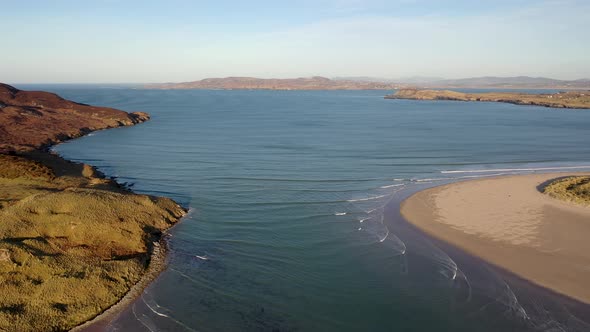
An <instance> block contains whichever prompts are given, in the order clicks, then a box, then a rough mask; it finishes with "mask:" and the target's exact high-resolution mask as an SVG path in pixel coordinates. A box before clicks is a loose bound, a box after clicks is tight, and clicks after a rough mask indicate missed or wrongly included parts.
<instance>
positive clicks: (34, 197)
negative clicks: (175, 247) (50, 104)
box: [0, 152, 184, 331]
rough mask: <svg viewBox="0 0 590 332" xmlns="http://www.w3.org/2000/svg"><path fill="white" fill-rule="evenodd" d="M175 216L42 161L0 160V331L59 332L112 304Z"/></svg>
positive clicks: (68, 167) (84, 168)
mask: <svg viewBox="0 0 590 332" xmlns="http://www.w3.org/2000/svg"><path fill="white" fill-rule="evenodd" d="M183 214H184V210H183V209H182V208H181V207H179V206H178V205H177V204H176V203H175V202H173V201H172V200H170V199H167V198H158V197H152V196H147V195H136V194H133V193H131V192H129V191H127V190H125V189H124V188H121V187H120V186H118V185H117V184H115V183H114V182H112V181H110V180H106V179H104V178H102V177H100V176H98V175H97V174H96V172H95V171H94V169H93V168H92V167H90V166H88V165H82V164H75V163H70V162H68V161H65V160H63V159H61V158H59V157H57V156H54V155H50V154H48V153H42V152H32V153H28V154H26V155H19V156H12V155H1V154H0V294H1V296H0V331H61V330H68V329H70V328H72V327H74V326H76V325H79V324H80V323H83V322H85V321H87V320H89V319H91V318H93V317H95V316H96V315H98V314H100V313H101V312H102V311H104V310H105V309H107V308H108V307H109V306H111V305H113V304H114V303H116V302H117V301H118V300H119V299H120V298H121V297H122V296H123V295H125V293H126V292H127V291H128V290H129V289H130V287H131V286H133V285H134V284H135V283H136V282H137V281H138V280H139V279H140V278H141V276H142V275H143V273H144V271H145V269H146V267H147V264H148V261H149V257H150V256H149V253H150V250H151V246H152V242H153V241H155V240H157V239H159V238H160V235H161V232H162V231H164V230H166V229H167V228H169V227H170V226H171V225H172V224H173V223H175V222H176V221H177V220H178V218H179V217H181V216H182V215H183Z"/></svg>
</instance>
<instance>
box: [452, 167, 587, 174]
mask: <svg viewBox="0 0 590 332" xmlns="http://www.w3.org/2000/svg"><path fill="white" fill-rule="evenodd" d="M559 169H590V165H583V166H561V167H559V166H558V167H537V168H496V169H473V170H464V171H458V170H455V171H441V173H442V174H456V173H488V172H519V171H550V170H559Z"/></svg>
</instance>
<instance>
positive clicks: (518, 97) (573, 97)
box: [385, 89, 590, 109]
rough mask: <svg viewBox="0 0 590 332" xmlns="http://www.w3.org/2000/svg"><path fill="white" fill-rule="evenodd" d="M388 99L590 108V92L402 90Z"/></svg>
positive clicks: (387, 97)
mask: <svg viewBox="0 0 590 332" xmlns="http://www.w3.org/2000/svg"><path fill="white" fill-rule="evenodd" d="M385 98H386V99H412V100H455V101H488V102H490V101H491V102H501V103H510V104H516V105H536V106H544V107H553V108H580V109H582V108H590V91H569V92H558V93H546V94H530V93H519V92H486V93H464V92H457V91H450V90H420V89H401V90H398V91H397V92H396V93H394V94H392V95H388V96H385Z"/></svg>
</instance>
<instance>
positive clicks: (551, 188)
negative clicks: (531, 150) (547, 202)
mask: <svg viewBox="0 0 590 332" xmlns="http://www.w3.org/2000/svg"><path fill="white" fill-rule="evenodd" d="M543 192H544V193H546V194H548V195H549V196H552V197H555V198H558V199H561V200H564V201H569V202H574V203H578V204H582V205H587V206H590V176H568V177H566V178H561V179H557V180H555V181H553V182H551V183H550V184H548V185H547V186H545V188H544V189H543Z"/></svg>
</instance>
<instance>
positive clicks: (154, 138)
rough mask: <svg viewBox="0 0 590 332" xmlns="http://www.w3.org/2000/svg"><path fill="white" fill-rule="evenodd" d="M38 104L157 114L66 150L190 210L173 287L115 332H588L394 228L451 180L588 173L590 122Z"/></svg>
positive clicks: (579, 314) (499, 108) (109, 95)
mask: <svg viewBox="0 0 590 332" xmlns="http://www.w3.org/2000/svg"><path fill="white" fill-rule="evenodd" d="M23 88H30V87H27V86H23ZM40 88H44V89H46V90H51V91H55V92H58V93H60V94H61V95H63V96H64V97H66V98H70V99H74V100H76V101H79V102H84V103H90V104H96V105H105V106H111V107H116V108H120V109H123V110H126V111H145V112H149V113H150V114H152V116H153V118H152V121H150V122H147V123H145V124H142V125H139V126H136V127H131V128H122V129H114V130H108V131H102V132H97V133H93V134H91V135H90V136H88V137H84V138H82V139H78V140H75V141H72V142H69V143H66V144H62V145H60V146H58V147H57V148H56V150H57V151H58V152H59V153H60V154H62V155H63V156H65V157H66V158H69V159H73V160H78V161H83V162H88V163H91V164H93V165H95V166H98V167H99V168H100V170H102V171H103V172H105V173H106V174H107V175H109V176H116V177H118V179H119V181H121V182H129V183H133V184H134V187H133V188H134V190H136V191H138V192H141V193H149V194H155V195H165V196H169V197H171V198H174V199H176V200H177V201H179V202H180V203H181V204H183V205H185V206H187V207H190V209H191V212H190V214H189V216H188V217H186V218H185V219H184V220H183V222H182V223H181V224H179V225H178V226H177V227H175V228H174V229H173V231H172V232H171V234H172V237H171V241H170V245H171V248H172V250H171V255H170V266H169V268H168V270H167V271H166V272H164V273H163V274H162V275H161V276H160V278H159V279H158V280H157V281H156V282H155V283H154V284H152V285H151V286H150V287H149V288H148V289H147V290H146V291H145V293H144V295H143V296H142V297H141V298H140V299H138V300H137V301H136V302H135V304H134V305H133V306H132V307H131V308H130V309H129V310H127V311H126V312H125V313H123V314H122V315H121V316H120V317H119V318H118V319H117V320H116V321H115V322H113V323H112V324H111V326H110V329H111V330H113V331H528V330H530V331H563V330H567V331H588V330H589V329H590V325H588V321H590V317H589V316H587V315H586V314H585V311H583V310H582V311H580V310H578V309H579V308H576V307H575V306H572V305H571V304H570V303H569V302H568V301H567V300H564V299H558V298H555V297H552V296H548V295H547V294H544V292H542V291H538V290H535V289H534V287H533V288H531V287H530V286H529V285H527V284H526V283H522V282H518V281H517V280H514V278H511V277H509V276H506V275H504V274H503V273H501V272H500V271H496V270H495V269H493V268H491V267H489V266H487V265H485V264H483V263H482V262H479V261H477V260H473V259H471V258H469V257H465V256H464V255H462V254H461V253H458V252H456V251H453V250H452V249H448V248H445V247H444V245H440V244H437V243H435V242H432V241H430V240H428V239H427V238H425V237H423V236H422V235H420V234H419V233H417V232H415V231H413V230H412V229H411V227H408V226H407V225H405V224H404V223H403V221H401V220H400V218H399V214H398V211H397V206H398V203H399V201H400V200H402V199H403V198H404V197H407V196H408V195H409V194H410V193H412V192H414V191H415V190H418V189H421V188H425V187H428V186H432V185H435V184H441V183H445V182H448V181H454V180H456V179H457V178H470V177H481V176H490V175H497V174H505V173H515V172H517V173H522V172H531V171H534V170H535V169H539V171H542V170H545V169H546V168H563V167H565V168H566V169H567V168H568V167H580V169H586V170H587V169H588V168H590V144H588V142H589V141H590V133H589V132H588V128H589V125H590V111H575V110H557V109H548V108H540V107H527V106H515V105H509V104H499V103H464V102H429V101H424V102H416V101H402V100H385V99H383V98H382V96H383V95H384V94H385V93H386V91H335V92H327V91H312V92H302V91H284V92H281V91H155V90H135V89H130V88H127V87H96V86H81V87H72V86H45V87H40ZM449 171H451V172H449ZM456 171H458V172H456Z"/></svg>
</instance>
